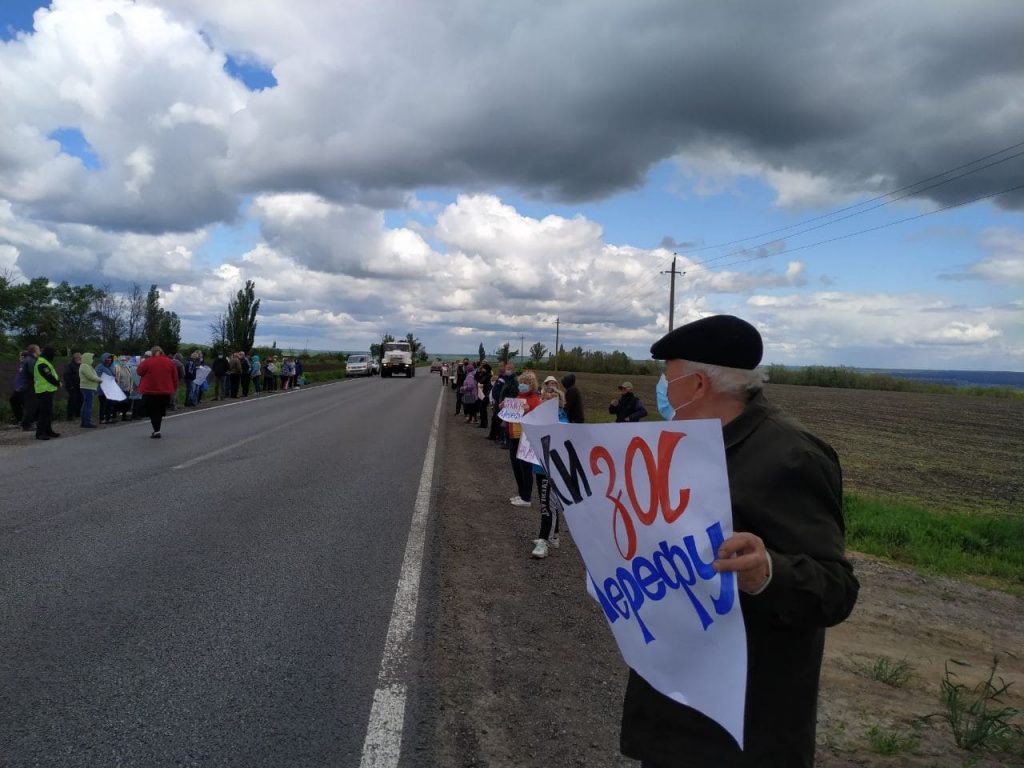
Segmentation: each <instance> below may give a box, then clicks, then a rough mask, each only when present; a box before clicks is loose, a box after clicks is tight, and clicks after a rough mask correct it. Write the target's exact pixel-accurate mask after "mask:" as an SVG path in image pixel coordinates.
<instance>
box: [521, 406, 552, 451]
mask: <svg viewBox="0 0 1024 768" xmlns="http://www.w3.org/2000/svg"><path fill="white" fill-rule="evenodd" d="M519 402H521V403H523V402H526V401H525V400H520V401H519ZM557 421H558V400H555V399H551V400H545V401H544V402H543V403H541V404H540V405H538V406H537V407H536V408H534V409H533V410H532V411H530V412H529V413H527V414H526V415H525V416H523V421H522V423H523V424H554V423H555V422H557ZM516 458H517V459H522V460H523V461H528V462H529V463H530V464H542V462H541V460H540V458H539V457H538V456H537V454H536V453H535V452H534V450H533V444H532V443H531V442H530V440H529V438H527V436H526V433H525V432H524V433H523V435H522V436H521V437H520V438H519V448H518V449H516Z"/></svg>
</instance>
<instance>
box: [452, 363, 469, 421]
mask: <svg viewBox="0 0 1024 768" xmlns="http://www.w3.org/2000/svg"><path fill="white" fill-rule="evenodd" d="M468 367H469V358H466V359H465V360H463V361H462V362H461V363H459V367H458V368H456V369H455V384H454V387H455V415H456V416H458V415H459V414H460V413H462V387H463V385H464V384H465V383H466V369H467V368H468Z"/></svg>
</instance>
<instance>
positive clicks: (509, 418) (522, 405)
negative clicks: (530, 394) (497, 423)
mask: <svg viewBox="0 0 1024 768" xmlns="http://www.w3.org/2000/svg"><path fill="white" fill-rule="evenodd" d="M525 414H526V401H525V400H523V398H521V397H506V398H505V399H504V400H502V401H501V410H500V411H498V418H499V419H501V420H502V421H504V422H509V423H512V424H517V423H519V422H520V421H522V420H523V416H524V415H525Z"/></svg>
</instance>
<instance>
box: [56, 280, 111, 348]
mask: <svg viewBox="0 0 1024 768" xmlns="http://www.w3.org/2000/svg"><path fill="white" fill-rule="evenodd" d="M98 294H99V291H98V290H97V289H96V288H93V286H92V285H90V284H88V283H87V284H85V285H69V284H68V282H67V281H66V280H65V281H64V282H62V283H61V284H60V285H58V286H57V287H55V288H54V289H53V291H52V297H53V301H54V302H55V313H56V329H55V330H56V331H57V335H56V338H54V339H51V340H50V341H51V343H52V344H53V345H54V346H57V345H60V346H61V347H62V348H63V350H64V354H65V355H67V356H70V355H71V353H72V352H73V351H75V350H78V351H81V350H83V349H85V347H86V346H87V345H88V344H89V343H91V342H93V341H96V337H97V335H98V334H97V333H96V316H95V314H94V313H93V301H95V299H96V296H97V295H98Z"/></svg>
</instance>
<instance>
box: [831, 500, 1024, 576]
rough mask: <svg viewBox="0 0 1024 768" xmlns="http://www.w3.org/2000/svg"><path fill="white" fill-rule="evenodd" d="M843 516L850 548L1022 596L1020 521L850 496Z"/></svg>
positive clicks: (1023, 529) (1023, 521)
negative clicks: (986, 583) (997, 585)
mask: <svg viewBox="0 0 1024 768" xmlns="http://www.w3.org/2000/svg"><path fill="white" fill-rule="evenodd" d="M845 516H846V544H847V546H848V547H849V548H850V549H853V550H856V551H858V552H864V553H866V554H870V555H877V556H879V557H886V558H889V559H891V560H895V561H897V562H901V563H907V564H908V565H912V566H914V567H915V568H919V569H921V570H923V571H928V572H930V573H935V574H940V575H943V576H953V577H958V578H964V577H968V578H980V579H983V580H994V581H996V582H999V583H1000V584H1001V585H1002V586H1004V587H1005V588H1008V589H1009V590H1010V591H1012V592H1015V593H1018V594H1019V593H1021V592H1024V517H1021V516H1016V517H1010V516H996V515H992V516H986V515H970V514H962V513H949V512H934V511H931V510H928V509H925V508H924V507H918V506H913V505H909V504H898V503H892V502H887V501H881V500H877V499H867V498H863V497H860V496H855V495H853V494H847V495H846V497H845Z"/></svg>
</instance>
